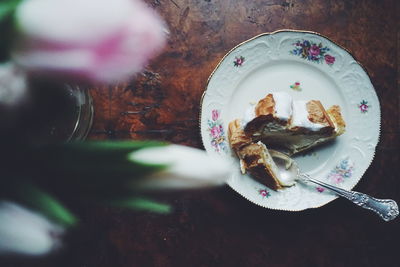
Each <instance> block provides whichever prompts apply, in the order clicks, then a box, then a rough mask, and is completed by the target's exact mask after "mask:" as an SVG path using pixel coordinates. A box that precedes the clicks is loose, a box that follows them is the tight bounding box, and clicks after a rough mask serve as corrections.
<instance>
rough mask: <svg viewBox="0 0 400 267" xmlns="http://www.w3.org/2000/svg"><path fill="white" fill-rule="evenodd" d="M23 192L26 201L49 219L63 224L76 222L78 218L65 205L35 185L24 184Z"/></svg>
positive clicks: (71, 224) (68, 224) (67, 224)
mask: <svg viewBox="0 0 400 267" xmlns="http://www.w3.org/2000/svg"><path fill="white" fill-rule="evenodd" d="M23 193H24V199H25V201H26V203H27V204H28V205H29V206H31V207H32V208H34V209H36V210H38V211H39V212H41V213H43V215H45V216H46V217H48V218H49V219H50V220H54V221H55V222H57V223H59V224H61V225H63V226H74V225H76V224H77V223H78V219H77V218H76V217H75V216H74V215H73V214H72V213H71V212H70V211H69V210H68V209H67V208H66V207H64V206H63V205H62V204H61V203H60V202H59V201H57V200H56V199H55V198H53V197H52V196H50V195H49V194H47V193H45V192H43V191H42V190H40V189H38V188H37V187H35V186H33V185H25V186H24V188H23Z"/></svg>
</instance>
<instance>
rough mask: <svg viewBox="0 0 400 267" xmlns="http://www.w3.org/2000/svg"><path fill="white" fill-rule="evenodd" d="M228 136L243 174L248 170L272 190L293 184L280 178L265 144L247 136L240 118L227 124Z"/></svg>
mask: <svg viewBox="0 0 400 267" xmlns="http://www.w3.org/2000/svg"><path fill="white" fill-rule="evenodd" d="M228 138H229V142H230V144H231V147H232V149H233V150H234V151H235V153H236V155H237V156H238V158H239V161H240V169H241V171H242V173H243V174H245V173H246V172H248V173H249V174H250V175H251V176H252V177H254V178H255V179H257V180H258V181H259V182H260V183H262V184H265V185H266V186H268V187H269V188H271V189H274V190H277V189H282V188H283V187H284V186H291V185H293V183H288V182H286V181H283V180H282V179H280V175H279V171H278V168H277V166H276V165H275V163H274V161H273V159H272V157H271V155H270V153H269V152H268V149H267V147H266V146H265V144H263V143H261V142H256V143H254V142H253V141H252V140H251V138H249V137H247V136H246V135H245V133H244V130H243V127H242V125H241V122H240V120H234V121H232V122H231V123H230V124H229V131H228Z"/></svg>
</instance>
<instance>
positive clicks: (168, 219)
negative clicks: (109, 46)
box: [9, 0, 400, 267]
mask: <svg viewBox="0 0 400 267" xmlns="http://www.w3.org/2000/svg"><path fill="white" fill-rule="evenodd" d="M147 2H148V3H149V4H150V5H152V6H153V7H154V8H155V9H156V10H157V11H158V12H159V13H160V14H161V15H162V16H163V17H164V18H165V20H166V22H167V25H168V27H169V31H170V35H169V39H168V44H167V47H166V49H165V50H164V52H163V53H162V54H161V55H160V56H159V57H157V58H156V59H154V60H153V61H152V62H151V64H150V65H149V66H148V67H147V68H146V70H145V71H144V72H143V73H142V74H140V75H137V77H136V78H135V79H133V80H132V82H131V83H129V84H121V85H119V86H116V87H103V88H93V89H92V90H91V94H92V96H93V98H94V103H95V118H94V125H93V129H92V131H91V133H90V137H89V138H90V139H101V140H103V139H130V138H132V139H157V140H166V141H169V142H173V143H178V144H185V145H189V146H193V147H198V148H202V143H201V138H200V135H199V126H198V125H199V120H198V116H199V103H200V98H201V95H202V93H203V91H204V89H205V86H206V81H207V78H208V76H209V75H210V73H211V72H212V70H213V69H214V67H215V66H216V64H217V63H218V62H219V60H220V59H221V58H222V57H223V56H224V55H225V53H226V52H227V51H229V50H230V49H231V48H232V47H234V46H235V45H237V44H238V43H240V42H243V41H245V40H247V39H249V38H251V37H253V36H255V35H257V34H260V33H263V32H270V31H275V30H278V29H302V30H310V31H316V32H319V33H321V34H323V35H326V36H328V37H329V38H330V39H332V40H334V41H335V42H337V43H339V44H341V45H343V46H344V47H346V48H347V49H348V50H350V51H351V52H352V54H353V55H354V56H355V57H356V58H357V59H358V60H359V61H360V62H361V63H362V64H363V65H364V67H365V68H366V70H367V71H368V73H369V75H370V77H371V80H372V83H373V84H374V87H375V89H376V92H377V94H378V97H379V100H380V104H381V112H382V127H381V137H380V142H379V144H378V147H377V148H376V156H375V159H374V161H373V163H372V165H371V166H370V167H369V169H368V170H367V172H366V173H365V175H364V177H363V179H362V180H361V181H360V183H359V184H358V185H357V186H356V188H355V189H356V190H358V191H361V192H365V193H368V194H371V195H374V196H376V197H380V198H393V199H395V200H396V201H397V202H400V179H399V177H400V176H399V171H400V170H399V164H400V161H399V140H400V118H399V85H400V84H399V70H400V69H399V64H398V63H399V61H400V53H399V51H400V43H399V42H400V35H399V25H398V21H399V14H400V8H399V3H398V1H397V0H382V1H376V0H360V1H351V0H350V1H345V0H338V1H326V0H316V1H311V0H218V1H217V0H154V1H153V0H147ZM157 197H158V199H160V200H162V201H165V202H167V203H170V204H172V205H173V206H174V211H173V212H172V214H170V215H155V214H148V213H132V212H128V211H123V210H112V209H105V208H92V207H82V211H81V213H82V218H83V225H82V227H81V229H79V230H77V232H76V233H72V234H71V238H70V239H71V240H70V241H69V242H68V243H67V244H68V247H67V249H66V250H65V251H64V252H62V253H61V254H60V255H54V256H52V257H51V258H46V259H37V260H34V261H33V262H32V261H29V262H30V263H29V266H75V267H103V266H104V267H114V266H116V267H118V266H121V267H131V266H132V267H133V266H160V267H161V266H307V267H308V266H387V267H390V266H400V260H399V257H398V253H399V245H400V243H399V242H400V241H399V238H400V219H397V220H395V221H392V222H388V223H386V222H383V221H381V219H380V218H378V217H377V216H375V215H373V214H372V213H370V212H368V211H366V210H363V209H360V208H358V207H355V206H353V205H351V204H350V203H348V202H347V201H345V200H342V199H338V200H335V201H333V202H331V203H329V204H328V205H326V206H324V207H321V208H318V209H311V210H306V211H303V212H281V211H273V210H268V209H264V208H260V207H258V206H256V205H254V204H252V203H250V202H248V201H247V200H245V199H244V198H242V197H241V196H240V195H238V194H237V193H235V192H234V191H233V190H231V189H230V188H229V187H228V186H224V187H222V188H217V189H212V190H206V191H192V192H179V193H175V194H163V195H160V196H157ZM19 264H21V266H22V265H23V264H26V263H25V262H24V263H22V262H20V263H12V262H11V263H9V266H20V265H19Z"/></svg>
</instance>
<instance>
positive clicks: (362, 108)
mask: <svg viewBox="0 0 400 267" xmlns="http://www.w3.org/2000/svg"><path fill="white" fill-rule="evenodd" d="M369 107H370V106H369V105H368V101H365V100H363V101H361V102H360V104H359V105H358V108H359V109H360V111H361V113H367V112H368V109H369Z"/></svg>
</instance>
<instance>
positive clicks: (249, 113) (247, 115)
mask: <svg viewBox="0 0 400 267" xmlns="http://www.w3.org/2000/svg"><path fill="white" fill-rule="evenodd" d="M255 107H256V104H250V106H249V107H248V108H247V109H246V111H245V112H244V116H243V119H242V127H243V128H244V127H245V126H246V125H247V123H249V122H250V121H252V120H253V119H254V118H255V117H256V111H255Z"/></svg>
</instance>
